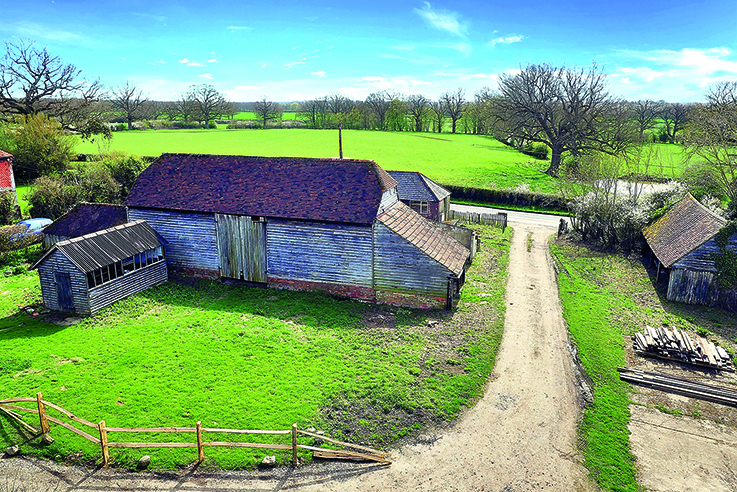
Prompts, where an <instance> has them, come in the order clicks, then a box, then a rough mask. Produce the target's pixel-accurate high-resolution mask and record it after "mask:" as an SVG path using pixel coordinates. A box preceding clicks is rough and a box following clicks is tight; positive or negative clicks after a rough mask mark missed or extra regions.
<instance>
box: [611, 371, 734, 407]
mask: <svg viewBox="0 0 737 492" xmlns="http://www.w3.org/2000/svg"><path fill="white" fill-rule="evenodd" d="M617 371H619V378H620V379H621V380H622V381H628V382H630V383H636V384H639V385H642V386H647V387H649V388H653V389H656V390H659V391H666V392H668V393H675V394H678V395H682V396H688V397H689V398H698V399H700V400H706V401H710V402H713V403H719V404H720V405H729V406H732V407H737V391H734V390H730V389H727V388H722V387H720V386H714V385H712V384H705V383H699V382H697V381H693V380H691V379H687V378H679V377H677V376H671V375H669V374H663V373H655V372H645V371H641V370H639V369H634V368H632V367H618V368H617Z"/></svg>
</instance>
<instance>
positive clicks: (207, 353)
mask: <svg viewBox="0 0 737 492" xmlns="http://www.w3.org/2000/svg"><path fill="white" fill-rule="evenodd" d="M510 235H511V231H510V230H507V231H506V233H504V234H502V233H501V230H499V229H493V228H490V227H486V228H484V229H483V230H482V236H483V246H482V249H481V252H480V254H479V256H478V257H477V260H476V261H475V263H474V265H473V266H472V268H471V270H470V271H469V272H468V280H467V284H466V286H465V287H464V290H463V297H462V300H461V304H460V306H459V308H458V310H457V311H455V312H454V313H453V315H452V316H449V315H448V314H447V313H445V312H426V311H414V310H409V309H394V308H388V307H377V306H373V305H370V304H366V303H360V302H355V301H351V300H345V299H338V298H333V297H330V296H327V295H322V294H318V293H309V292H292V291H278V290H271V289H260V288H248V287H243V286H226V285H223V284H220V283H216V282H209V281H208V282H205V281H202V282H197V283H194V284H186V285H185V284H181V283H175V282H169V283H167V284H164V285H162V286H159V287H156V288H154V289H151V290H148V291H146V292H143V293H140V294H138V295H136V296H133V297H131V298H128V299H126V300H124V301H121V302H119V303H117V304H116V305H114V306H112V307H110V308H108V309H106V310H104V311H102V312H101V313H100V314H98V315H96V316H95V317H93V318H88V319H85V320H83V321H82V322H81V323H79V324H76V325H73V326H70V327H61V326H56V325H53V324H47V323H44V322H41V321H39V320H38V319H35V318H33V317H31V316H29V315H27V314H26V313H20V312H19V311H18V307H19V306H23V305H27V304H39V303H40V292H39V291H40V289H39V286H38V275H37V273H36V272H35V271H31V272H28V273H23V270H24V267H23V266H21V268H20V270H19V274H18V275H13V276H9V277H5V276H2V277H0V388H2V395H0V398H9V397H19V396H24V397H33V396H35V394H36V393H37V392H39V391H41V392H43V395H44V398H45V399H47V400H48V401H51V402H54V403H56V404H59V405H61V406H63V407H64V408H66V409H68V410H70V411H72V412H74V413H75V414H76V415H78V416H80V417H82V418H85V419H88V420H91V421H93V422H99V421H100V420H103V419H104V420H105V421H106V423H107V425H108V426H123V427H141V426H142V427H151V426H193V425H194V424H195V422H196V421H197V420H201V421H202V422H203V426H208V427H225V428H240V429H254V428H255V429H287V428H290V427H291V425H292V423H295V422H296V423H297V424H298V425H299V426H300V427H301V428H306V427H309V426H315V427H317V428H318V429H324V430H326V431H327V432H328V433H329V434H331V435H333V436H337V437H338V438H343V439H345V440H348V441H351V442H368V443H371V444H373V445H376V446H379V447H386V446H387V445H389V444H391V443H393V442H395V441H396V440H397V439H400V438H401V437H402V436H404V435H406V434H408V433H410V434H411V433H413V432H416V431H417V430H418V429H421V428H424V426H426V425H429V424H433V423H437V422H440V421H443V420H449V419H452V418H454V417H455V416H457V415H458V413H459V412H460V411H461V409H462V408H463V407H464V406H466V405H470V404H471V403H472V402H473V401H474V400H475V399H476V398H477V397H479V396H480V395H481V394H482V392H483V389H484V385H485V383H486V378H487V377H488V375H489V374H490V372H491V369H492V366H493V362H494V358H495V354H496V351H497V348H498V346H499V342H500V340H501V333H502V329H503V313H504V289H505V285H506V281H505V279H506V265H507V252H508V248H509V238H510ZM21 256H22V255H21ZM31 260H32V258H22V257H18V256H16V257H8V256H7V255H6V257H5V258H4V259H3V262H2V263H3V264H2V265H0V270H1V271H5V270H7V269H10V268H15V267H16V266H17V265H26V266H27V264H28V261H31ZM480 294H484V295H483V296H481V295H480ZM479 314H481V315H479ZM428 319H435V320H437V321H438V323H437V324H433V323H430V324H428V323H427V321H428ZM27 421H28V422H30V423H35V422H34V419H33V416H32V415H30V416H29V417H28V419H27ZM92 433H93V434H94V431H92ZM22 434H23V433H22V432H20V430H19V429H18V427H17V426H16V425H14V423H13V421H12V420H10V419H8V418H7V417H4V416H0V446H2V449H5V447H7V446H9V445H10V444H11V443H15V442H18V441H22ZM52 436H53V437H54V438H55V439H56V441H55V443H54V444H52V445H51V446H48V447H42V446H39V445H38V444H37V441H38V440H37V439H36V440H33V441H31V442H28V443H25V444H23V445H22V446H21V450H22V452H23V453H31V454H36V455H39V456H47V457H51V458H53V457H55V456H57V455H58V456H60V458H59V459H67V460H69V461H78V460H79V459H80V458H79V456H77V457H74V458H72V456H73V455H74V453H77V452H78V451H82V452H83V453H84V458H82V460H83V461H99V459H100V450H99V447H98V446H95V445H93V444H91V443H87V442H86V441H85V440H83V439H82V438H80V437H78V436H76V435H74V434H72V433H71V432H69V431H67V430H64V429H62V428H60V427H58V426H55V425H53V424H52ZM157 437H158V439H159V440H162V439H163V440H167V439H172V440H185V439H186V440H191V439H192V438H193V435H191V434H188V435H178V436H177V435H172V434H166V435H159V436H157ZM207 438H209V439H215V440H223V439H227V436H225V435H214V436H213V435H209V436H206V439H207ZM111 439H114V440H133V441H140V440H146V439H152V437H151V436H150V435H121V434H117V435H114V434H111ZM278 442H284V439H281V441H278ZM302 442H303V443H311V440H304V441H302ZM266 453H268V454H274V451H264V452H258V451H249V450H246V449H234V450H224V449H218V448H207V450H206V455H207V462H206V466H218V467H224V468H242V467H248V468H250V467H253V466H254V465H255V464H256V463H258V462H259V461H260V460H261V459H262V458H263V456H264V455H265V454H266ZM143 454H149V455H151V456H152V458H153V463H152V466H153V467H154V468H157V469H173V468H176V467H177V466H181V465H185V464H187V463H190V462H192V461H194V460H195V459H196V452H193V450H191V449H170V450H157V449H146V450H141V451H126V450H122V449H113V450H112V451H111V455H112V456H113V457H114V458H115V460H116V461H117V463H119V464H120V465H122V466H130V467H133V466H134V465H135V462H136V460H137V459H138V458H139V457H140V456H142V455H143ZM277 456H278V460H279V462H286V461H288V459H289V456H288V455H287V454H286V453H281V454H280V453H278V452H277ZM309 457H310V454H305V455H304V456H303V458H304V459H309Z"/></svg>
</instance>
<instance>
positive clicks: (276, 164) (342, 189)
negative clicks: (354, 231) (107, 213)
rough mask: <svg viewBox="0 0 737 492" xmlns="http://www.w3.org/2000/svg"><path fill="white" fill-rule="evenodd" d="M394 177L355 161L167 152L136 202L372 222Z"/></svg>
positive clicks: (141, 182) (140, 185) (140, 183)
mask: <svg viewBox="0 0 737 492" xmlns="http://www.w3.org/2000/svg"><path fill="white" fill-rule="evenodd" d="M394 186H396V181H394V179H393V178H392V177H391V176H389V175H388V174H387V173H386V171H384V170H383V169H381V167H379V166H378V165H377V164H376V163H375V162H373V161H368V160H356V159H342V160H341V159H314V158H302V157H250V156H238V155H201V154H162V155H161V157H159V158H158V159H157V160H156V161H154V162H153V163H152V164H151V165H150V166H149V167H148V168H146V170H144V171H143V172H142V173H141V175H140V176H139V177H138V180H137V181H136V183H135V185H134V186H133V189H132V190H131V192H130V194H129V195H128V198H127V199H126V201H125V204H126V205H128V206H131V207H145V208H158V209H173V210H183V211H193V212H215V213H222V214H233V215H255V216H264V217H279V218H287V219H306V220H319V221H330V222H350V223H360V224H370V223H371V222H372V221H373V220H374V218H375V217H376V213H377V211H378V208H379V203H380V202H381V196H382V193H383V192H384V191H385V190H387V189H390V188H393V187H394Z"/></svg>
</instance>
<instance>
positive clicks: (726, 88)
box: [683, 81, 737, 214]
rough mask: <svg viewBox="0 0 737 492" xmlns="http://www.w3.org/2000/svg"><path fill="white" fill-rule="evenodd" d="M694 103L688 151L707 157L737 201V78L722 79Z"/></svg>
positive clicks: (687, 136)
mask: <svg viewBox="0 0 737 492" xmlns="http://www.w3.org/2000/svg"><path fill="white" fill-rule="evenodd" d="M706 100H707V103H706V104H703V105H698V106H694V107H693V108H692V110H691V116H692V118H691V121H690V122H689V124H688V125H687V126H686V128H685V130H684V132H683V140H684V143H685V144H686V149H687V152H688V153H689V154H690V155H692V156H693V155H696V156H698V157H700V158H701V159H703V161H704V162H706V163H707V164H708V165H709V167H711V168H712V169H714V170H715V171H716V172H717V175H718V176H719V184H720V186H721V188H722V192H723V193H724V194H725V195H726V196H728V197H729V198H730V200H731V203H730V209H731V210H732V213H733V214H734V210H735V204H737V151H735V147H736V146H737V81H725V82H719V83H717V84H715V85H714V86H712V87H711V88H710V89H709V91H708V92H707V94H706Z"/></svg>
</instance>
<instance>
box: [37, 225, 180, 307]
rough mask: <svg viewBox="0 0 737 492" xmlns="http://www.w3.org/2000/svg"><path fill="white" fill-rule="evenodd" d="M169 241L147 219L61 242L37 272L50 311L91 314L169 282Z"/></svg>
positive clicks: (39, 264)
mask: <svg viewBox="0 0 737 492" xmlns="http://www.w3.org/2000/svg"><path fill="white" fill-rule="evenodd" d="M165 243H166V241H165V240H164V239H163V238H162V237H161V236H159V235H158V234H157V233H156V231H154V230H153V229H152V228H151V226H150V225H148V224H147V223H146V222H145V221H143V220H137V221H134V222H129V223H127V224H122V225H119V226H116V227H111V228H109V229H104V230H101V231H97V232H93V233H91V234H86V235H84V236H80V237H77V238H74V239H69V240H66V241H60V242H58V243H56V244H55V245H54V246H53V247H52V248H51V249H49V250H48V251H47V252H46V253H45V254H44V255H43V256H42V257H41V258H40V259H39V260H38V261H37V262H36V264H35V265H33V267H32V268H38V275H39V279H40V283H41V294H42V295H43V301H44V304H45V305H46V307H48V308H49V309H54V310H57V311H63V312H67V313H76V314H80V315H92V314H94V313H96V312H97V311H99V310H100V309H102V308H105V307H107V306H109V305H111V304H113V303H115V302H116V301H119V300H121V299H124V298H126V297H128V296H131V295H133V294H136V293H138V292H140V291H142V290H145V289H148V288H149V287H153V286H154V285H158V284H160V283H163V282H166V281H167V279H168V274H167V268H166V259H165V255H164V246H165Z"/></svg>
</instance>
